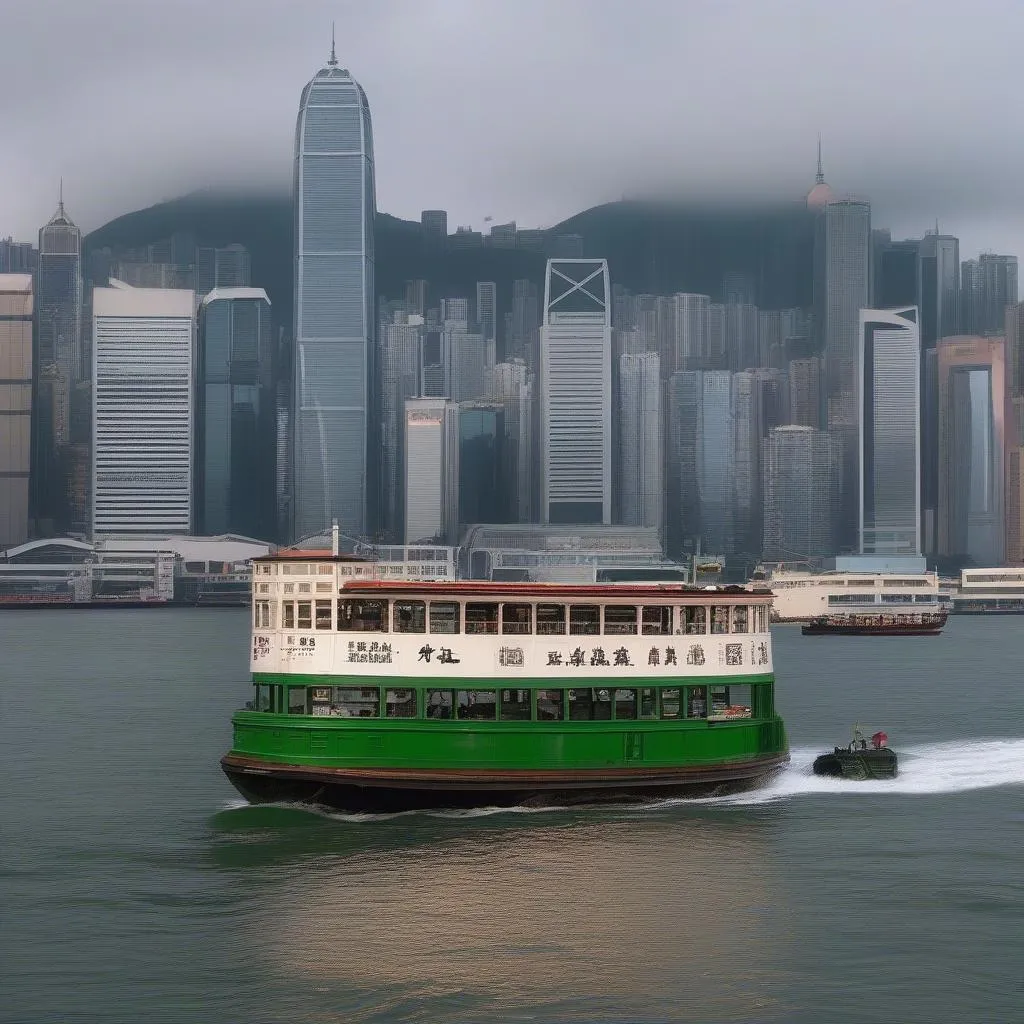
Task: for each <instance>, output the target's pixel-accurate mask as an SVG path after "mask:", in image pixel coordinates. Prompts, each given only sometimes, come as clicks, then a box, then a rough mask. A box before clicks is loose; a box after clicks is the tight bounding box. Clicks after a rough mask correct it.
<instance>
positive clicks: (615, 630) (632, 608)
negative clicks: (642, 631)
mask: <svg viewBox="0 0 1024 1024" xmlns="http://www.w3.org/2000/svg"><path fill="white" fill-rule="evenodd" d="M604 631H605V633H608V634H611V635H612V636H616V635H626V634H630V633H634V634H635V633H636V605H635V604H609V605H605V609H604Z"/></svg>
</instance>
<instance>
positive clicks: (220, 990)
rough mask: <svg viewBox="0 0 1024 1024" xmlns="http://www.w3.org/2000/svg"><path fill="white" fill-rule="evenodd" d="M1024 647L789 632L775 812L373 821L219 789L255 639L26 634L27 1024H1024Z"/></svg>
mask: <svg viewBox="0 0 1024 1024" xmlns="http://www.w3.org/2000/svg"><path fill="white" fill-rule="evenodd" d="M1022 626H1024V620H1018V619H1016V618H1014V617H997V618H983V617H978V618H974V617H968V618H955V617H954V618H951V619H950V621H949V624H948V626H947V627H946V630H945V631H944V633H943V634H942V635H941V636H939V637H925V638H891V639H890V638H885V639H879V638H856V637H852V638H842V637H838V638H832V637H829V638H810V637H801V636H800V632H799V628H798V627H793V626H783V627H776V628H775V630H774V640H775V661H776V675H777V679H778V687H777V703H778V705H779V707H780V710H781V711H782V713H783V715H784V716H785V719H786V723H787V726H788V730H789V735H790V742H791V744H792V746H793V751H794V756H793V764H792V766H791V767H790V768H789V769H788V770H787V771H786V772H785V773H784V774H783V775H782V776H781V777H780V778H779V779H778V780H777V781H776V782H774V783H773V784H772V785H770V786H768V787H766V788H765V789H764V790H761V791H759V792H756V793H753V794H747V795H744V796H742V797H734V798H729V799H717V800H708V801H702V802H698V803H684V802H671V801H670V802H665V803H660V804H655V805H650V806H644V807H635V808H617V809H614V810H607V809H605V810H584V809H576V810H572V811H559V810H549V811H540V812H518V813H517V812H509V811H500V812H497V811H495V812H487V811H481V812H472V813H444V814H442V813H439V814H407V815H398V816H393V817H345V816H341V815H327V814H318V813H313V812H309V811H304V810H299V809H295V808H283V807H263V808H254V807H247V806H245V805H244V804H243V803H242V802H241V801H240V800H239V799H237V798H236V796H235V794H234V791H233V790H232V789H231V788H230V786H229V785H228V783H227V782H226V780H225V779H224V778H223V776H222V775H221V773H220V770H219V767H218V764H217V760H218V758H219V756H220V755H221V754H222V753H223V752H224V751H225V750H226V749H227V747H228V745H229V740H230V729H229V718H230V714H231V712H232V710H233V709H234V708H236V707H238V706H240V705H241V704H242V703H243V702H244V701H245V700H247V699H249V698H250V692H249V691H250V688H249V684H248V679H247V663H246V657H247V652H248V615H247V613H246V612H244V611H238V610H231V609H224V610H199V611H191V610H165V609H163V610H154V611H147V610H139V611H67V612H64V611H39V612H28V611H20V612H16V613H10V612H8V613H2V612H0V650H2V657H0V767H2V773H3V774H2V778H3V797H2V800H0V826H2V830H0V839H2V844H0V992H2V996H0V1020H2V1021H12V1022H14V1021H17V1022H23V1024H41V1022H51V1021H52V1022H57V1021H61V1022H75V1024H85V1022H89V1024H92V1022H100V1021H103V1022H106V1021H142V1020H150V1021H173V1022H179V1021H180V1022H182V1024H186V1022H187V1024H192V1022H196V1024H198V1022H203V1024H209V1022H221V1021H223V1022H235V1021H246V1022H278V1021H280V1022H287V1024H305V1022H310V1024H313V1022H316V1024H320V1022H327V1021H357V1022H361V1021H365V1022H391V1021H401V1022H412V1021H483V1020H487V1021H494V1020H507V1021H527V1020H528V1021H539V1022H548V1021H602V1022H603V1021H617V1022H618V1021H621V1022H627V1021H630V1022H632V1021H643V1022H651V1021H704V1022H709V1021H786V1022H808V1024H810V1022H819V1021H825V1020H832V1019H841V1020H844V1021H850V1022H862V1021H863V1022H874V1021H878V1022H883V1021H884V1022H891V1021H901V1022H922V1024H923V1022H928V1024H933V1022H937V1021H943V1022H945V1021H956V1022H967V1021H978V1022H981V1021H986V1022H987V1021H1000V1022H1013V1021H1022V1020H1024V980H1022V978H1024V973H1022V970H1021V965H1022V964H1024V928H1022V927H1021V921H1022V920H1024V869H1022V867H1021V845H1022V839H1024V688H1022V686H1021V683H1020V678H1021V672H1020V640H1021V636H1022ZM858 722H859V723H860V724H861V725H862V726H864V727H865V728H866V730H870V731H874V729H875V728H884V729H885V730H886V731H887V732H888V734H889V737H890V742H891V744H892V746H893V747H894V748H895V749H896V750H898V751H899V752H900V755H901V775H900V777H899V779H897V780H895V781H893V782H877V783H851V782H844V781H839V780H826V779H819V778H816V777H814V776H812V775H811V774H810V771H809V768H810V762H811V760H812V758H813V755H814V754H815V753H817V752H820V751H821V750H823V749H826V748H829V747H831V746H832V745H834V744H835V743H839V742H845V741H846V740H847V739H848V736H849V731H850V729H851V727H852V726H853V725H854V724H855V723H858Z"/></svg>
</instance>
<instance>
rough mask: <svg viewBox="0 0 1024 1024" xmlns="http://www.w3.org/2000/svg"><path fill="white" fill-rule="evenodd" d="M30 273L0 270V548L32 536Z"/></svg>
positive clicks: (10, 545)
mask: <svg viewBox="0 0 1024 1024" xmlns="http://www.w3.org/2000/svg"><path fill="white" fill-rule="evenodd" d="M31 416H32V275H31V274H0V480H2V481H3V483H2V485H0V551H3V550H5V549H6V548H9V547H14V546H15V545H16V544H23V543H24V542H25V541H26V540H28V496H29V480H30V465H31V460H30V451H31V446H30V437H31Z"/></svg>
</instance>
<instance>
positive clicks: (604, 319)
mask: <svg viewBox="0 0 1024 1024" xmlns="http://www.w3.org/2000/svg"><path fill="white" fill-rule="evenodd" d="M610 298H611V294H610V288H609V282H608V262H607V260H548V264H547V274H546V277H545V285H544V322H543V326H542V328H541V353H540V392H541V399H540V405H541V408H540V421H541V422H540V448H541V517H542V520H543V522H545V523H578V524H586V523H610V522H611V432H610V424H611V304H610Z"/></svg>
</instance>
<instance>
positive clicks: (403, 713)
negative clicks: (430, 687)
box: [384, 690, 416, 718]
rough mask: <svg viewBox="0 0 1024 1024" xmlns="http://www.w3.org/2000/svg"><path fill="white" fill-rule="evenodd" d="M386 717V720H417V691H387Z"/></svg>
mask: <svg viewBox="0 0 1024 1024" xmlns="http://www.w3.org/2000/svg"><path fill="white" fill-rule="evenodd" d="M384 717H385V718H415V717H416V691H415V690H385V691H384Z"/></svg>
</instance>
